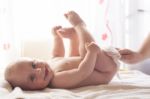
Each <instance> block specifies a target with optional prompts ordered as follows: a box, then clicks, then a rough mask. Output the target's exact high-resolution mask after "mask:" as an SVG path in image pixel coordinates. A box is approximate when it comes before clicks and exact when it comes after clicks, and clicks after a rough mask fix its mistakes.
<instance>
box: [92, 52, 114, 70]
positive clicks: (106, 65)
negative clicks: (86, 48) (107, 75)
mask: <svg viewBox="0 0 150 99" xmlns="http://www.w3.org/2000/svg"><path fill="white" fill-rule="evenodd" d="M116 68H117V64H116V63H115V62H114V60H113V59H112V58H111V57H110V56H108V55H106V53H105V52H104V51H101V53H99V55H98V57H97V60H96V64H95V69H96V70H98V71H101V72H106V71H113V70H116Z"/></svg>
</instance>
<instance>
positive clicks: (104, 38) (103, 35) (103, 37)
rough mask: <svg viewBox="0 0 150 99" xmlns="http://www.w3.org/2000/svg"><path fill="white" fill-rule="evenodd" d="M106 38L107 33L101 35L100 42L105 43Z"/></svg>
mask: <svg viewBox="0 0 150 99" xmlns="http://www.w3.org/2000/svg"><path fill="white" fill-rule="evenodd" d="M107 38H108V35H107V33H103V34H102V40H104V41H105V40H106V39H107Z"/></svg>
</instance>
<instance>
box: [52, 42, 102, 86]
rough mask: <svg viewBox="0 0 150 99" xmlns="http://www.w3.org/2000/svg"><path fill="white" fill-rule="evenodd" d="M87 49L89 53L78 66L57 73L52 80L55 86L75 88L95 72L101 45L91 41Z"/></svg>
mask: <svg viewBox="0 0 150 99" xmlns="http://www.w3.org/2000/svg"><path fill="white" fill-rule="evenodd" d="M86 50H87V53H86V55H85V57H84V59H83V60H82V61H81V63H80V64H79V67H78V68H76V69H72V70H67V71H62V72H58V73H56V74H55V76H54V79H53V80H52V82H51V85H52V86H53V87H57V88H73V87H75V86H76V85H77V84H79V83H80V82H81V81H83V80H84V79H86V78H87V77H88V76H89V75H90V74H91V73H92V72H93V70H94V67H95V63H96V59H97V54H98V52H99V47H98V46H97V45H96V44H94V43H90V44H89V45H87V46H86Z"/></svg>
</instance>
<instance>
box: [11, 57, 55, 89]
mask: <svg viewBox="0 0 150 99" xmlns="http://www.w3.org/2000/svg"><path fill="white" fill-rule="evenodd" d="M14 69H15V70H14V71H15V73H14V75H13V78H14V81H15V82H17V84H18V85H19V86H20V87H22V88H23V89H29V90H35V89H42V88H45V87H46V86H47V85H48V84H49V83H50V81H51V79H52V78H53V72H52V70H51V68H50V66H49V65H48V63H47V62H44V61H39V60H21V61H19V62H17V63H16V65H15V66H14Z"/></svg>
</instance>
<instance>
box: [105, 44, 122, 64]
mask: <svg viewBox="0 0 150 99" xmlns="http://www.w3.org/2000/svg"><path fill="white" fill-rule="evenodd" d="M104 51H105V52H106V54H107V55H108V56H110V57H111V58H112V59H113V60H114V62H115V63H116V64H117V66H120V62H119V59H120V58H121V55H120V53H119V52H118V50H116V49H115V48H114V47H111V46H110V47H107V48H104Z"/></svg>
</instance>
